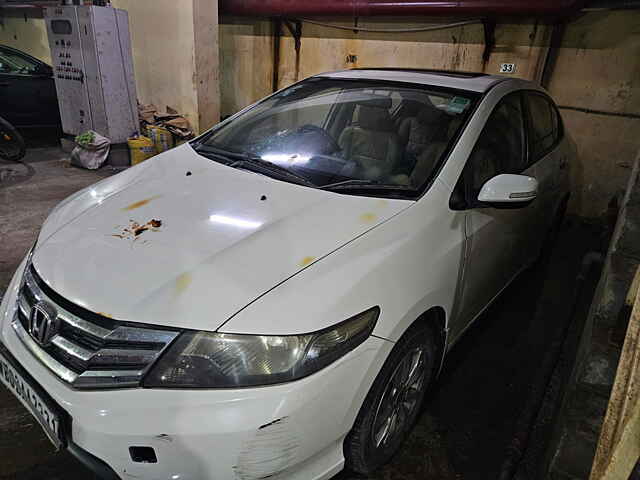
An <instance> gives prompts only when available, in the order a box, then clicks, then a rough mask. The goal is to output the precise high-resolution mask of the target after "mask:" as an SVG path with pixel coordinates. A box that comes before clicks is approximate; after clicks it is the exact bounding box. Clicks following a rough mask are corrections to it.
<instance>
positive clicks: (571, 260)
mask: <svg viewBox="0 0 640 480" xmlns="http://www.w3.org/2000/svg"><path fill="white" fill-rule="evenodd" d="M62 157H63V154H61V152H60V151H59V150H57V149H54V148H40V149H34V150H31V151H30V152H29V154H28V157H27V159H26V160H27V165H26V166H23V165H16V164H3V163H0V175H2V169H5V168H11V169H13V170H14V172H13V173H5V174H4V175H5V176H4V177H2V176H0V293H1V292H2V291H3V290H4V288H6V285H7V284H8V282H9V279H10V276H11V274H12V273H13V270H14V269H15V267H16V266H17V264H18V263H19V261H20V259H21V257H22V256H23V255H24V253H25V252H26V251H27V249H28V248H29V246H30V245H31V244H32V243H33V241H34V239H35V237H36V234H37V231H38V227H39V225H40V224H41V222H42V221H43V220H44V218H45V217H46V215H47V213H48V212H49V211H50V209H51V208H52V207H53V206H54V205H55V204H56V203H57V202H59V201H60V200H62V199H63V198H64V197H66V196H67V195H69V194H71V193H73V192H74V191H76V190H78V189H80V188H82V187H84V186H86V185H89V184H91V183H93V182H95V181H97V180H99V179H100V178H102V177H104V176H106V175H109V174H110V173H112V172H110V171H100V172H88V171H83V170H78V169H75V168H65V166H64V162H63V161H62V160H61V158H62ZM2 178H4V179H5V180H2ZM596 243H597V232H594V230H593V229H592V228H590V227H587V226H585V225H583V224H581V223H579V222H577V221H568V222H566V224H565V226H564V228H563V231H562V232H561V235H560V238H559V241H558V244H557V246H556V248H555V250H554V252H553V256H552V259H551V262H549V264H548V266H547V267H538V268H534V269H531V270H528V271H526V272H525V273H524V274H523V275H521V276H520V278H518V279H517V280H516V281H515V282H514V283H513V284H512V285H511V286H510V287H509V288H508V289H507V290H506V291H505V292H504V293H503V295H502V296H501V297H500V298H499V299H498V300H497V301H496V303H495V304H494V305H493V306H492V307H491V308H489V310H488V311H487V312H486V313H485V314H484V315H483V316H482V318H480V319H479V320H478V322H477V323H476V325H475V326H474V327H473V328H471V329H470V331H469V332H468V334H467V335H466V336H465V338H464V339H463V340H461V341H460V342H459V344H458V345H457V346H456V348H455V349H454V350H453V351H452V352H451V354H450V355H449V357H448V359H447V362H446V364H445V368H444V371H443V374H442V376H441V378H440V379H439V381H438V383H437V384H436V385H435V387H434V389H433V391H432V392H431V394H430V395H429V397H428V399H427V402H426V405H425V408H424V411H423V413H422V415H421V417H420V418H419V421H418V424H417V425H416V427H415V429H414V431H413V433H412V434H411V436H410V438H409V439H408V440H407V441H406V443H405V444H404V445H403V447H402V450H401V452H400V453H399V454H398V455H397V456H396V457H395V458H394V459H393V461H392V462H391V464H390V465H388V466H387V467H385V468H384V469H383V470H382V471H381V472H379V473H378V474H377V475H375V476H374V477H371V478H372V480H401V479H402V480H418V479H421V480H422V479H439V480H441V479H445V480H446V479H456V480H459V479H464V480H473V479H487V478H497V476H498V474H497V472H498V471H499V468H500V465H501V462H502V459H503V457H504V454H505V450H506V448H507V446H508V444H509V441H510V438H511V435H512V433H513V426H514V425H513V424H514V421H515V419H516V418H517V416H518V413H519V411H520V409H521V407H522V406H523V404H524V402H525V399H526V397H527V393H528V387H529V382H530V381H531V379H532V378H533V377H534V374H535V372H536V370H537V368H538V366H539V363H540V360H541V358H542V356H543V355H544V352H545V346H546V345H547V344H548V343H549V341H550V339H551V338H553V337H554V335H555V334H557V332H558V331H559V330H560V329H561V328H562V327H563V322H565V321H566V320H567V317H568V316H569V312H570V310H571V305H570V303H571V302H570V299H571V298H572V295H573V287H574V283H575V278H576V274H577V272H578V270H579V268H580V262H581V260H582V257H583V255H584V254H585V253H587V251H588V250H590V249H592V248H593V246H594V245H595V244H596ZM0 431H1V432H2V435H0V459H1V460H0V480H7V479H21V480H36V479H43V478H47V479H49V480H62V479H64V480H74V479H75V480H80V479H81V480H86V479H90V478H93V477H92V476H91V475H90V474H89V473H88V472H87V471H86V470H85V469H84V467H83V466H82V465H80V464H79V463H78V462H77V461H76V460H75V459H73V458H72V457H71V456H70V455H69V454H67V453H64V452H62V453H55V452H54V451H53V449H52V447H51V446H50V445H49V443H48V440H46V438H45V436H44V435H43V434H42V432H41V431H40V428H39V427H38V426H37V425H36V424H35V422H34V421H33V420H32V419H31V417H30V416H29V414H28V413H26V411H25V410H24V409H23V408H22V407H21V405H20V404H19V403H18V402H17V400H15V399H14V398H12V397H11V396H10V395H9V394H8V392H7V391H6V390H5V389H3V388H0ZM353 479H354V477H352V476H351V475H349V474H347V473H341V474H339V475H338V476H337V477H336V478H335V480H353Z"/></svg>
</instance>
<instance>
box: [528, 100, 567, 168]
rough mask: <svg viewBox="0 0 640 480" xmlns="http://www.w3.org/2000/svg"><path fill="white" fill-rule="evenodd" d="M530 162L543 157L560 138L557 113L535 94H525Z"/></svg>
mask: <svg viewBox="0 0 640 480" xmlns="http://www.w3.org/2000/svg"><path fill="white" fill-rule="evenodd" d="M527 104H528V109H529V149H530V152H531V161H532V162H535V161H537V160H539V159H540V158H541V157H542V156H543V155H545V154H546V153H547V152H549V150H551V148H553V146H554V145H555V144H556V143H557V142H558V140H559V138H560V125H559V123H560V121H559V118H558V113H557V111H556V109H555V107H554V106H553V105H552V104H551V102H550V101H549V100H548V99H547V98H546V97H544V96H543V95H540V94H537V93H528V94H527Z"/></svg>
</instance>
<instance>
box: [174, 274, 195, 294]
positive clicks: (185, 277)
mask: <svg viewBox="0 0 640 480" xmlns="http://www.w3.org/2000/svg"><path fill="white" fill-rule="evenodd" d="M191 280H192V279H191V274H190V273H183V274H182V275H179V276H178V278H176V294H177V295H180V294H181V293H183V292H184V291H185V290H186V289H187V288H189V285H191Z"/></svg>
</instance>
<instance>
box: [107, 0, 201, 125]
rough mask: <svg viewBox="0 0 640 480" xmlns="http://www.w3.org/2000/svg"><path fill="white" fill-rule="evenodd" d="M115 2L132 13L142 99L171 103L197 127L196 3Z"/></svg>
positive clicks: (160, 0)
mask: <svg viewBox="0 0 640 480" xmlns="http://www.w3.org/2000/svg"><path fill="white" fill-rule="evenodd" d="M178 3H179V6H178V5H177V4H178ZM112 4H113V6H114V7H117V8H122V9H124V10H127V11H128V12H129V25H130V29H131V45H132V49H133V63H134V69H135V74H136V87H137V91H138V99H139V101H140V102H141V103H145V104H147V103H153V104H154V105H155V106H156V107H158V108H159V109H161V110H164V109H165V108H166V107H167V106H170V107H171V108H174V109H175V110H177V111H178V112H180V113H183V114H184V115H185V116H186V117H187V119H188V120H189V122H190V123H191V124H192V125H193V126H195V127H196V128H197V123H198V109H197V97H196V89H195V85H194V82H193V62H194V28H193V25H194V24H193V2H192V1H191V0H188V1H184V0H182V1H180V2H176V1H175V0H153V1H152V2H151V1H148V0H146V1H145V0H142V1H140V0H113V2H112Z"/></svg>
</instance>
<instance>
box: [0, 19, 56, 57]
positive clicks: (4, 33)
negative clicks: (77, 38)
mask: <svg viewBox="0 0 640 480" xmlns="http://www.w3.org/2000/svg"><path fill="white" fill-rule="evenodd" d="M0 45H8V46H10V47H14V48H18V49H20V50H22V51H23V52H26V53H28V54H29V55H33V56H34V57H36V58H38V59H40V60H42V61H43V62H46V63H48V64H51V52H50V50H49V42H48V40H47V28H46V27H45V24H44V20H43V19H42V18H29V17H26V16H23V15H19V16H18V15H16V16H13V15H12V16H4V17H0Z"/></svg>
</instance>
